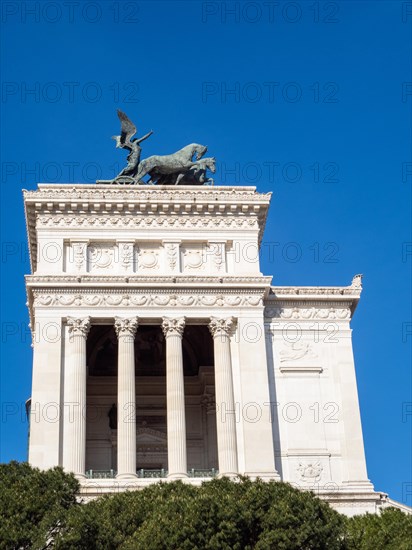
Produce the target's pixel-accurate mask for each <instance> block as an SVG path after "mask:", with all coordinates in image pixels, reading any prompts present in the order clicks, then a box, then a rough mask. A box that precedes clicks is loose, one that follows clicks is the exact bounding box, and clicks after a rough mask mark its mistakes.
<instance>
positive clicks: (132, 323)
mask: <svg viewBox="0 0 412 550" xmlns="http://www.w3.org/2000/svg"><path fill="white" fill-rule="evenodd" d="M138 324H139V319H138V318H137V317H131V318H129V319H124V318H123V317H115V318H114V330H115V331H116V334H117V337H118V338H120V336H133V337H134V335H135V334H136V330H137V327H138Z"/></svg>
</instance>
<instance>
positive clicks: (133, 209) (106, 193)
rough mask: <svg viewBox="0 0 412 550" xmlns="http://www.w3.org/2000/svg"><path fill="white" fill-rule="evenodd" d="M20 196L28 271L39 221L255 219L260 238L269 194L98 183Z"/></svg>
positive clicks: (97, 223) (46, 187) (49, 187)
mask: <svg viewBox="0 0 412 550" xmlns="http://www.w3.org/2000/svg"><path fill="white" fill-rule="evenodd" d="M23 195H24V204H25V213H26V225H27V232H28V239H29V249H30V261H31V267H32V271H35V269H36V249H37V242H36V224H37V223H39V224H40V225H42V226H44V227H47V226H48V224H51V226H52V227H56V226H58V227H60V226H62V227H73V226H75V227H87V228H88V227H89V226H93V227H112V226H113V227H123V226H124V227H130V226H131V227H135V226H136V227H139V226H141V227H146V226H147V227H149V226H150V225H151V224H153V226H156V224H157V225H159V226H163V227H169V226H172V225H173V224H177V227H179V226H181V225H182V224H183V226H185V227H186V226H187V225H184V224H188V223H189V224H191V225H193V227H200V228H202V227H204V228H208V229H209V228H210V227H211V226H213V225H215V226H216V229H219V227H223V226H222V223H223V224H226V225H228V224H229V226H231V224H234V225H233V227H234V228H239V227H241V228H242V227H243V226H244V224H246V226H247V225H248V224H249V225H250V226H251V227H252V226H253V225H254V224H256V222H257V223H258V226H259V239H260V240H261V239H262V236H263V231H264V226H265V223H266V216H267V212H268V208H269V202H270V197H271V193H265V194H263V193H258V192H256V188H255V187H233V186H224V187H223V186H213V187H199V186H181V187H179V186H177V187H173V186H124V185H102V184H74V185H73V184H39V185H38V189H37V190H36V191H27V190H23ZM195 217H199V218H202V219H201V220H200V221H199V220H197V219H194V218H195ZM186 218H188V219H186ZM190 218H192V219H190ZM175 220H177V221H175ZM222 220H223V221H222ZM225 220H228V221H225Z"/></svg>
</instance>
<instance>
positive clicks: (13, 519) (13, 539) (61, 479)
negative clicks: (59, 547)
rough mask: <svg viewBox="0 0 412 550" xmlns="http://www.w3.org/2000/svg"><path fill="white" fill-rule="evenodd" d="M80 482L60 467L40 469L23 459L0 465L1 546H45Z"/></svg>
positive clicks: (73, 501) (69, 505)
mask: <svg viewBox="0 0 412 550" xmlns="http://www.w3.org/2000/svg"><path fill="white" fill-rule="evenodd" d="M78 490H79V484H78V482H77V480H76V479H75V477H74V476H73V475H71V474H66V473H64V472H63V470H62V469H61V468H53V469H51V470H47V471H40V470H38V469H37V468H32V467H31V466H30V465H29V464H27V463H25V462H20V463H19V462H10V463H9V464H0V548H1V549H5V550H12V549H17V548H18V549H25V548H34V549H36V548H45V547H46V546H47V541H48V540H49V539H50V538H51V537H52V536H53V534H54V533H55V531H56V530H57V529H59V528H60V525H61V522H62V521H63V519H64V518H65V515H66V513H67V511H68V510H69V509H70V508H72V507H73V506H76V493H77V492H78Z"/></svg>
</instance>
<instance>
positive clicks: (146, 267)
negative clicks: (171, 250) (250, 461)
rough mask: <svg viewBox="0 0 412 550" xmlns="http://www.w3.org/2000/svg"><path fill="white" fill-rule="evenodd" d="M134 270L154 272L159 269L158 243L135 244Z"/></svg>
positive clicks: (141, 272) (143, 272) (157, 271)
mask: <svg viewBox="0 0 412 550" xmlns="http://www.w3.org/2000/svg"><path fill="white" fill-rule="evenodd" d="M136 264H137V265H136V271H137V273H140V274H145V273H147V274H156V273H159V271H160V266H161V257H160V247H159V245H153V244H143V243H140V244H139V245H138V246H137V260H136Z"/></svg>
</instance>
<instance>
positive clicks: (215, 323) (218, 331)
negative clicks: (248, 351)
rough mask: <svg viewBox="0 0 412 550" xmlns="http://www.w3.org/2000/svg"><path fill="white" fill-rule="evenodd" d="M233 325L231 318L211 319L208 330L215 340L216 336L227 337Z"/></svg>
mask: <svg viewBox="0 0 412 550" xmlns="http://www.w3.org/2000/svg"><path fill="white" fill-rule="evenodd" d="M234 324H235V319H234V318H233V317H226V318H220V317H211V318H210V323H209V330H210V332H211V334H212V336H213V338H215V337H216V336H229V334H230V332H231V330H232V328H233V326H234Z"/></svg>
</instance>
